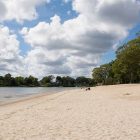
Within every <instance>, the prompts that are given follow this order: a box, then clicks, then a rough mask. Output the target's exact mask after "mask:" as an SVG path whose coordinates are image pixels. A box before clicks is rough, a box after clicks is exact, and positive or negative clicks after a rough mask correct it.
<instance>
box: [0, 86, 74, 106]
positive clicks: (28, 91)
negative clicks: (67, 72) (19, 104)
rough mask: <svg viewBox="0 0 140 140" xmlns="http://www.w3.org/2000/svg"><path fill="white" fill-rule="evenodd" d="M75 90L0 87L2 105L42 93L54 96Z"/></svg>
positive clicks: (0, 102)
mask: <svg viewBox="0 0 140 140" xmlns="http://www.w3.org/2000/svg"><path fill="white" fill-rule="evenodd" d="M70 89H73V88H61V87H0V104H3V103H5V102H9V101H13V100H18V99H21V98H23V97H28V96H31V95H37V94H41V93H45V94H53V93H57V92H61V91H65V90H70Z"/></svg>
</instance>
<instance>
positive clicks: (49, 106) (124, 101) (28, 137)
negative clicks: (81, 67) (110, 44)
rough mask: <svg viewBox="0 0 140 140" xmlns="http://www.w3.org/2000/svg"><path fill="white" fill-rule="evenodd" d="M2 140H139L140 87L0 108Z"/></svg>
mask: <svg viewBox="0 0 140 140" xmlns="http://www.w3.org/2000/svg"><path fill="white" fill-rule="evenodd" d="M0 140H140V85H118V86H102V87H95V88H92V90H91V91H87V92H86V91H85V90H84V89H78V90H73V91H64V92H61V93H57V94H53V95H49V96H41V97H38V98H33V99H29V100H24V101H21V102H17V103H12V104H9V105H5V106H1V107H0Z"/></svg>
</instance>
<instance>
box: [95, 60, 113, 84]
mask: <svg viewBox="0 0 140 140" xmlns="http://www.w3.org/2000/svg"><path fill="white" fill-rule="evenodd" d="M113 63H114V62H111V63H109V64H105V65H101V66H100V67H99V68H95V69H94V70H93V72H92V77H93V79H94V80H95V82H96V83H98V84H107V85H108V84H113V83H114V80H113V77H114V74H113V71H112V64H113Z"/></svg>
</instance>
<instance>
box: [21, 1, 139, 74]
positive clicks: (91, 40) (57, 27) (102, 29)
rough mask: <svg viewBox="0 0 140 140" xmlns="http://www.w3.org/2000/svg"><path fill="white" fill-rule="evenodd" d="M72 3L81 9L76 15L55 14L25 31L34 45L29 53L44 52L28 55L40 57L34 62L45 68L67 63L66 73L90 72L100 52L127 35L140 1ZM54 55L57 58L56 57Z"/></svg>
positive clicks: (26, 36) (34, 57)
mask: <svg viewBox="0 0 140 140" xmlns="http://www.w3.org/2000/svg"><path fill="white" fill-rule="evenodd" d="M65 2H67V1H65ZM72 5H73V10H75V11H76V12H77V13H79V15H78V16H77V17H76V18H74V19H70V20H67V21H65V22H64V23H61V20H60V17H59V16H57V15H55V16H54V17H52V18H51V20H52V21H51V23H46V22H40V23H39V24H38V25H36V26H35V27H32V28H26V27H25V28H23V30H22V31H21V33H22V34H23V36H24V39H25V41H26V42H27V43H28V44H30V45H31V46H32V50H31V52H29V54H30V53H33V52H34V51H38V50H39V51H41V52H40V53H43V54H42V55H39V58H38V55H36V54H32V55H28V56H27V59H30V60H32V59H37V60H40V61H36V62H34V63H32V64H33V65H34V67H38V66H40V67H43V68H44V70H42V72H43V71H45V70H46V71H47V70H48V71H49V68H50V70H51V69H52V68H54V69H57V72H58V73H59V71H61V67H62V68H63V67H64V66H65V67H66V68H65V71H66V73H67V71H68V70H71V71H69V73H70V72H71V75H82V74H84V75H88V74H89V71H90V70H91V68H93V67H94V66H95V65H97V64H98V62H99V58H100V56H101V55H102V54H104V53H105V52H107V51H108V50H109V49H111V48H112V47H113V46H114V44H116V43H117V42H118V41H119V40H121V39H123V38H125V37H126V36H127V35H128V30H129V29H131V28H132V27H133V26H134V24H135V23H137V22H138V20H139V10H140V5H139V4H137V3H136V2H134V0H117V1H116V0H100V1H99V0H73V3H72ZM130 13H131V14H130ZM54 54H55V55H54ZM57 55H58V56H59V59H58V58H57ZM50 56H52V58H55V59H56V60H54V61H52V60H51V59H50ZM42 61H44V63H42ZM45 62H46V63H45ZM53 62H57V64H58V65H57V64H56V63H53ZM61 62H62V63H61ZM49 64H52V65H49ZM29 67H30V66H29ZM31 67H33V66H31ZM58 69H59V70H58ZM53 72H54V71H53V70H52V74H53ZM54 73H55V72H54ZM43 74H44V72H43V73H42V75H43Z"/></svg>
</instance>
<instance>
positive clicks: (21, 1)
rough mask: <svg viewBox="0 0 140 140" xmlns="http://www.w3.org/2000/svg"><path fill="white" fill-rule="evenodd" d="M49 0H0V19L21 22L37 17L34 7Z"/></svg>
mask: <svg viewBox="0 0 140 140" xmlns="http://www.w3.org/2000/svg"><path fill="white" fill-rule="evenodd" d="M49 2H50V0H4V1H0V20H1V21H5V20H16V21H17V22H20V23H22V22H23V21H25V20H30V21H31V20H33V19H36V18H37V17H38V13H37V11H36V7H37V6H39V5H41V4H43V3H49Z"/></svg>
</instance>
